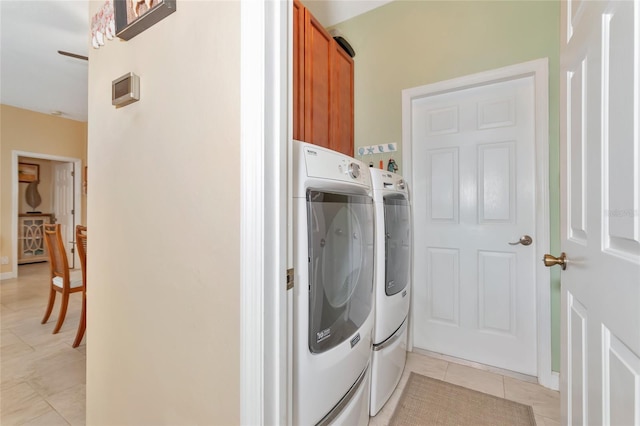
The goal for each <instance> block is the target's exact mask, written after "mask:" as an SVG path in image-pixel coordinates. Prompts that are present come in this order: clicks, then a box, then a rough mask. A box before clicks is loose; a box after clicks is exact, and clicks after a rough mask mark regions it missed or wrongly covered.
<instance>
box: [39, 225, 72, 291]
mask: <svg viewBox="0 0 640 426" xmlns="http://www.w3.org/2000/svg"><path fill="white" fill-rule="evenodd" d="M44 241H45V243H46V244H47V250H48V251H49V266H50V268H51V278H52V279H53V278H54V277H62V278H63V280H64V283H65V285H68V283H69V262H68V261H67V252H66V250H65V248H64V243H63V242H62V230H61V226H60V224H59V223H56V224H53V223H47V224H45V225H44Z"/></svg>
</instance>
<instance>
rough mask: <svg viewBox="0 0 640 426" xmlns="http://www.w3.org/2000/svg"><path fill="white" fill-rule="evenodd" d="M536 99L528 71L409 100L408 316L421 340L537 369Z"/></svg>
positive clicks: (506, 365) (425, 345)
mask: <svg viewBox="0 0 640 426" xmlns="http://www.w3.org/2000/svg"><path fill="white" fill-rule="evenodd" d="M534 99H535V97H534V78H533V77H532V76H524V77H520V78H514V79H510V80H508V81H501V82H492V83H487V84H483V85H480V86H476V87H472V88H467V89H464V90H456V91H452V92H447V93H443V94H434V95H430V96H425V97H423V98H416V99H413V100H412V103H411V146H412V160H411V161H412V165H411V168H412V179H413V182H412V185H413V186H412V200H413V201H412V202H413V213H414V224H415V234H414V235H415V238H414V242H415V243H414V301H413V317H412V319H413V344H414V347H416V348H419V349H425V350H428V351H432V352H437V353H441V354H446V355H450V356H455V357H458V358H463V359H466V360H470V361H474V362H480V363H483V364H487V365H491V366H495V367H499V368H503V369H508V370H512V371H517V372H521V373H525V374H529V375H534V376H537V367H538V365H537V357H536V356H537V353H536V351H537V347H536V337H537V328H536V283H535V262H537V259H536V258H535V253H536V251H535V247H536V244H537V241H536V216H535V214H536V208H535V158H536V155H535V101H534ZM525 235H529V236H531V237H532V239H533V243H532V244H530V245H527V246H525V245H522V244H517V245H510V244H509V243H516V242H518V241H519V239H520V238H521V237H522V236H525Z"/></svg>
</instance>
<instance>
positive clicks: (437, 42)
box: [335, 0, 560, 371]
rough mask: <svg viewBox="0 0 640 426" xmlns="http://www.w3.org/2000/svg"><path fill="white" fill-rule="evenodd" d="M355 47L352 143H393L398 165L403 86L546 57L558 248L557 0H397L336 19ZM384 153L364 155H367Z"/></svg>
mask: <svg viewBox="0 0 640 426" xmlns="http://www.w3.org/2000/svg"><path fill="white" fill-rule="evenodd" d="M335 28H338V29H339V30H340V31H342V33H343V34H344V36H345V37H346V38H347V40H349V42H350V43H351V45H352V46H353V47H354V49H355V51H356V56H355V58H354V61H355V76H354V80H355V147H356V150H355V151H356V152H358V149H357V148H358V147H360V146H366V145H376V144H382V143H390V142H397V143H398V146H399V149H400V150H399V151H398V152H397V153H395V154H394V155H391V157H393V158H394V159H395V161H396V162H397V163H398V165H399V166H400V171H399V173H402V171H403V165H402V151H401V149H402V148H401V142H402V90H403V89H408V88H411V87H415V86H422V85H425V84H430V83H435V82H438V81H442V80H448V79H451V78H455V77H460V76H465V75H469V74H474V73H478V72H482V71H487V70H490V69H494V68H500V67H504V66H507V65H513V64H517V63H521V62H526V61H530V60H533V59H538V58H544V57H546V58H549V190H550V215H551V216H550V222H551V253H558V252H559V249H560V234H559V222H560V205H559V197H560V180H559V179H560V178H559V175H560V169H559V158H558V156H559V105H558V103H559V76H560V71H559V51H560V3H559V2H557V1H546V0H538V1H401V0H395V1H393V2H391V3H389V4H387V5H385V6H382V7H380V8H378V9H375V10H373V11H371V12H368V13H366V14H364V15H360V16H358V17H355V18H353V19H351V20H348V21H345V22H343V23H341V24H338V25H336V26H335ZM389 157H390V156H389V155H378V156H375V155H374V156H365V157H357V158H361V159H362V160H363V161H365V162H367V163H368V162H369V161H370V160H373V161H374V163H375V164H376V165H377V164H378V162H379V161H380V160H383V161H384V164H385V166H386V164H387V161H388V159H389ZM555 269H557V268H555ZM550 273H551V311H552V315H551V335H552V367H553V370H554V371H559V367H560V331H559V330H560V273H559V272H558V271H556V270H551V271H550Z"/></svg>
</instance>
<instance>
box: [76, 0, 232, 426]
mask: <svg viewBox="0 0 640 426" xmlns="http://www.w3.org/2000/svg"><path fill="white" fill-rule="evenodd" d="M103 3H104V2H102V1H93V2H92V4H91V6H90V10H91V14H92V15H93V13H95V12H96V10H97V9H98V8H99V7H101V6H102V4H103ZM177 6H178V7H177V11H176V12H175V13H174V14H172V15H170V16H169V17H167V18H165V19H164V20H162V21H160V22H159V23H157V24H155V25H154V26H152V27H151V28H149V29H148V30H146V31H144V32H142V33H141V34H139V35H138V36H136V37H134V38H133V39H131V40H129V41H127V42H125V41H120V40H113V41H107V42H106V44H105V46H103V47H101V48H100V49H99V50H91V52H90V55H89V56H90V58H89V126H88V141H89V142H88V144H89V146H88V167H89V174H90V195H89V196H88V211H87V225H88V232H89V241H88V288H89V290H88V331H87V424H91V425H115V424H117V425H163V424H165V425H169V424H170V425H189V424H207V425H211V424H225V425H230V424H238V423H239V418H240V417H239V416H240V401H239V380H240V371H239V358H240V346H239V328H240V306H239V264H240V262H239V250H240V249H239V245H240V244H239V241H240V235H239V231H240V221H239V216H240V194H239V189H240V167H239V166H240V143H239V139H240V122H239V108H240V87H239V75H240V56H239V46H240V44H239V42H240V37H239V36H240V4H239V2H236V1H178V2H177ZM129 71H132V72H134V73H136V74H138V75H139V76H140V82H141V90H140V92H141V100H140V101H139V102H137V103H134V104H131V105H129V106H126V107H124V108H121V109H117V110H116V109H115V108H114V107H112V106H111V81H112V80H113V79H115V78H117V77H119V76H121V75H123V74H125V73H126V72H129Z"/></svg>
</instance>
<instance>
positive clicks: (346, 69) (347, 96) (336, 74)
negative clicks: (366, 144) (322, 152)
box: [330, 41, 353, 157]
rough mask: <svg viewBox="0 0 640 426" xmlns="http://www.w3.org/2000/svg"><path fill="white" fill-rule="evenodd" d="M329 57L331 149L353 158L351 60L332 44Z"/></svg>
mask: <svg viewBox="0 0 640 426" xmlns="http://www.w3.org/2000/svg"><path fill="white" fill-rule="evenodd" d="M333 47H334V48H333V52H332V53H333V54H332V57H331V115H332V117H331V123H332V124H331V140H330V147H331V149H333V150H335V151H338V152H342V153H343V154H346V155H348V156H351V157H353V59H351V57H350V56H349V55H348V54H347V52H345V51H344V49H343V48H342V47H340V45H338V43H336V42H335V41H334V42H333Z"/></svg>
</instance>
